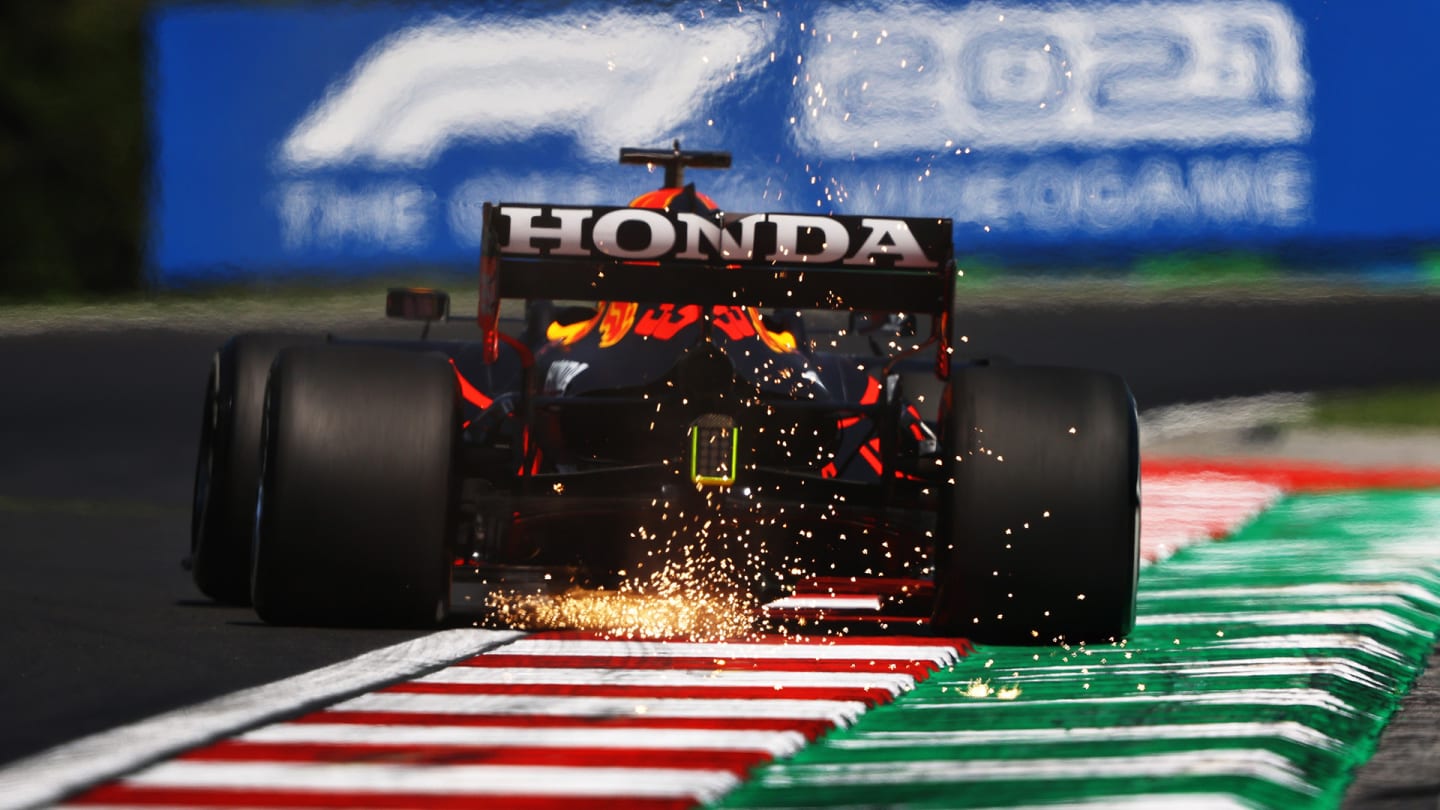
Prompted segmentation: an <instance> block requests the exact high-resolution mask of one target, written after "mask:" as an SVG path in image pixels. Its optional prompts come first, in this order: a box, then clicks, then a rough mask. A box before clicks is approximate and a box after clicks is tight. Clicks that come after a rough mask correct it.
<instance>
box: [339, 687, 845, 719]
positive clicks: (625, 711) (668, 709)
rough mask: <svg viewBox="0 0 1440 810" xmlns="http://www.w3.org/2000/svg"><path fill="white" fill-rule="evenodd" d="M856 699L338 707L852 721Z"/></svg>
mask: <svg viewBox="0 0 1440 810" xmlns="http://www.w3.org/2000/svg"><path fill="white" fill-rule="evenodd" d="M865 708H866V706H865V704H864V703H861V702H860V701H852V700H789V699H784V698H774V699H771V698H761V699H753V700H711V699H698V698H647V697H644V696H636V697H633V698H620V697H565V696H548V695H430V694H416V693H406V692H377V693H375V694H370V695H361V696H360V697H357V698H352V699H351V700H347V701H344V702H343V703H337V704H335V705H334V706H332V707H331V710H332V711H354V712H396V713H402V714H498V715H526V714H535V715H541V716H544V717H646V716H648V717H685V718H699V717H714V718H733V717H741V718H747V717H748V718H766V719H772V718H780V719H791V720H828V721H830V722H832V723H837V724H840V725H848V724H849V723H850V722H851V721H853V720H854V719H855V718H856V717H858V716H860V715H861V714H862V713H863V712H864V711H865Z"/></svg>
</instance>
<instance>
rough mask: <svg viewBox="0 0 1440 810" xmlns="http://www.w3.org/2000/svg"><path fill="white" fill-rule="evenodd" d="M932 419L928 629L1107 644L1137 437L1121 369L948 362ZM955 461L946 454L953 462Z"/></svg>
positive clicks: (1134, 518) (1133, 504) (1134, 509)
mask: <svg viewBox="0 0 1440 810" xmlns="http://www.w3.org/2000/svg"><path fill="white" fill-rule="evenodd" d="M950 394H951V400H950V405H949V409H948V413H947V422H946V423H945V426H944V427H945V430H946V434H947V435H946V444H947V446H948V447H949V448H950V451H949V453H948V456H949V457H950V459H951V462H950V466H951V472H952V476H953V478H954V486H950V487H946V488H945V490H944V491H943V495H942V498H941V507H940V516H939V520H938V526H937V529H938V531H937V543H936V558H935V567H936V586H937V589H936V603H935V611H934V616H933V619H932V623H933V624H932V626H933V627H934V628H935V630H936V632H937V633H941V634H945V635H960V636H967V637H969V638H971V639H972V640H975V641H979V642H985V643H997V644H1048V643H1056V642H1063V643H1077V642H1091V643H1097V642H1107V641H1114V640H1118V639H1120V638H1122V637H1123V636H1125V635H1126V634H1127V633H1129V632H1130V630H1131V628H1132V627H1133V625H1134V622H1135V589H1136V581H1137V577H1138V574H1139V561H1140V560H1139V550H1140V543H1139V526H1140V500H1139V498H1140V491H1139V471H1140V456H1139V439H1138V431H1137V426H1136V420H1135V405H1134V400H1133V399H1132V398H1131V396H1130V392H1129V389H1127V388H1126V386H1125V383H1124V381H1123V380H1121V379H1120V377H1118V376H1116V375H1114V374H1108V373H1104V372H1098V371H1089V370H1085V369H1072V368H1055V367H1027V366H1008V367H1007V366H990V367H969V368H962V369H957V370H956V372H955V374H954V376H953V378H952V380H951V388H950ZM957 458H958V460H956V459H957Z"/></svg>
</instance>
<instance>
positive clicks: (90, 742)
mask: <svg viewBox="0 0 1440 810" xmlns="http://www.w3.org/2000/svg"><path fill="white" fill-rule="evenodd" d="M521 635H523V634H522V633H518V632H512V631H508V630H472V629H456V630H443V631H441V632H439V633H432V634H430V635H428V636H422V637H420V638H417V639H413V640H411V641H405V642H401V643H399V644H395V645H393V646H390V647H385V648H383V649H379V650H375V651H374V652H369V653H366V654H364V655H361V656H359V657H357V658H352V659H350V660H348V661H342V662H340V663H338V664H334V665H331V666H328V667H322V668H320V669H316V670H313V671H311V672H307V673H305V674H303V675H296V676H295V677H293V678H286V679H284V680H281V681H276V682H274V683H270V684H266V685H265V686H259V687H255V688H254V689H246V690H244V691H240V692H235V693H233V694H229V695H225V696H224V697H218V698H215V699H214V700H210V701H206V702H205V703H201V704H199V705H198V706H188V707H186V708H183V709H177V710H175V711H172V712H167V713H166V714H162V715H159V716H158V717H152V718H150V719H149V720H144V721H141V722H139V723H136V724H134V725H130V726H122V727H121V728H117V729H114V730H112V731H104V732H101V733H99V734H95V735H93V736H90V737H85V738H83V739H80V740H76V741H75V742H71V743H66V744H65V745H61V746H59V747H56V748H52V749H50V750H49V751H45V752H43V753H40V754H37V755H35V756H33V757H28V758H26V759H22V760H20V761H18V762H15V763H12V764H10V765H7V766H6V767H4V768H0V796H3V797H4V803H5V804H7V805H9V804H13V805H14V806H17V807H28V806H33V805H48V804H52V803H54V802H56V801H59V799H60V797H62V796H64V795H66V794H69V793H73V792H75V791H76V790H79V789H81V788H83V787H86V786H89V785H93V784H95V783H96V782H99V781H101V780H103V779H107V778H110V777H112V776H115V775H117V774H120V773H124V772H126V771H129V770H131V769H133V768H135V767H137V766H139V765H140V764H141V763H143V762H148V761H152V760H155V759H157V758H159V757H162V756H165V755H168V754H174V753H177V752H179V751H182V750H184V749H186V748H191V747H194V746H196V745H201V744H204V743H206V742H208V741H210V740H213V739H215V738H216V737H219V736H221V735H223V734H227V733H230V732H233V731H236V730H238V729H241V728H245V727H247V726H253V725H256V724H258V723H260V722H263V721H265V720H269V719H272V718H275V717H279V716H282V715H286V714H291V713H293V712H294V711H295V710H296V708H297V707H300V706H304V705H306V704H316V703H323V702H326V701H330V700H334V699H335V698H336V697H338V696H340V695H347V694H354V693H355V692H356V691H358V690H361V689H373V688H375V687H377V686H380V685H381V684H384V683H387V682H391V681H396V680H400V679H402V678H411V677H414V676H415V675H418V674H419V673H421V672H425V671H427V670H430V669H433V668H434V667H436V666H440V665H443V664H448V663H451V662H453V661H457V660H459V659H461V658H465V657H469V656H473V655H475V654H477V653H480V652H482V651H484V650H485V649H486V648H487V647H493V646H496V645H499V644H503V643H505V642H508V641H510V640H512V639H514V638H517V637H518V636H521Z"/></svg>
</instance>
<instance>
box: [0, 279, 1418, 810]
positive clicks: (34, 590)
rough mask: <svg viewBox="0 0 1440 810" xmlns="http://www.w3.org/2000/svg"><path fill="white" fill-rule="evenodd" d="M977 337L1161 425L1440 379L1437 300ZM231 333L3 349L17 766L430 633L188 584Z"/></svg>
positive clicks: (1, 730)
mask: <svg viewBox="0 0 1440 810" xmlns="http://www.w3.org/2000/svg"><path fill="white" fill-rule="evenodd" d="M377 308H378V307H377ZM452 328H454V327H452ZM368 331H370V332H372V333H384V334H403V333H404V332H403V331H402V330H397V329H395V328H393V327H383V326H381V327H373V328H369V329H368ZM960 331H961V332H962V333H964V334H966V335H967V336H968V337H969V342H968V344H967V346H968V347H970V348H972V349H973V350H975V351H976V352H977V353H984V354H988V353H999V354H1005V355H1008V356H1010V357H1013V358H1015V359H1017V360H1020V361H1024V362H1027V363H1056V364H1073V365H1091V366H1096V367H1101V368H1108V369H1113V370H1116V371H1119V372H1121V373H1123V374H1124V375H1125V376H1126V377H1127V379H1128V380H1129V381H1130V383H1131V386H1132V389H1133V390H1134V392H1135V395H1136V399H1137V402H1138V403H1139V405H1140V407H1141V409H1142V410H1144V409H1147V408H1153V407H1158V406H1163V405H1167V404H1174V403H1179V402H1193V401H1202V400H1207V399H1214V398H1218V397H1227V396H1237V395H1248V394H1260V393H1266V392H1271V391H1311V390H1323V389H1331V388H1348V387H1365V386H1375V385H1383V384H1393V383H1403V382H1431V383H1434V382H1440V352H1436V351H1434V347H1436V346H1440V298H1434V297H1427V298H1417V299H1405V298H1376V299H1349V300H1345V301H1314V300H1310V301H1307V302H1306V303H1305V304H1304V305H1292V304H1285V303H1275V302H1270V303H1254V304H1235V303H1228V302H1189V303H1183V304H1174V305H1170V304H1156V305H1150V306H1144V307H1137V306H1133V305H1129V304H1123V303H1122V304H1113V305H1108V304H1090V305H1085V306H1075V307H1061V306H1042V307H1038V308H1009V307H1005V308H994V309H987V310H983V311H980V312H977V313H974V314H973V315H971V316H970V317H968V318H966V319H965V320H963V321H962V322H961V324H960ZM346 333H349V334H354V333H357V332H353V331H352V332H346ZM224 336H225V331H224V330H222V329H217V330H216V331H199V330H194V329H189V330H184V331H167V330H146V331H133V330H127V329H125V328H123V327H117V329H116V330H115V331H109V332H93V331H91V332H84V333H78V332H77V333H67V332H64V331H55V332H51V333H47V334H42V335H32V336H25V337H6V338H0V610H3V612H4V619H3V621H0V650H3V653H0V656H3V663H0V717H3V718H4V722H3V723H0V763H4V762H9V761H12V760H15V759H18V758H20V757H23V756H26V755H28V754H32V753H36V752H39V751H41V750H44V749H46V748H48V747H51V746H53V745H56V744H59V743H63V742H66V741H69V740H73V739H76V738H79V737H82V736H85V735H87V734H90V733H94V732H97V731H101V730H104V729H107V728H111V727H114V726H117V725H121V724H124V723H128V722H132V721H137V720H140V719H143V718H146V717H149V716H152V715H155V714H157V713H160V712H163V711H166V710H170V709H174V708H179V707H182V706H187V705H191V704H194V703H196V702H199V701H202V700H206V699H208V698H213V697H216V696H219V695H222V694H226V693H229V692H233V691H235V690H238V689H242V688H245V687H249V686H256V685H259V684H263V683H267V682H270V681H273V680H276V679H279V678H282V677H285V676H289V675H294V674H297V673H300V672H303V671H306V670H309V669H312V668H315V667H318V666H322V665H326V664H330V663H334V662H336V661H340V660H344V659H347V658H350V657H353V656H355V655H358V654H361V653H363V652H366V651H369V650H373V649H376V648H379V647H382V646H385V645H388V644H392V643H395V642H398V641H401V640H404V639H407V638H412V637H414V636H417V635H419V633H416V632H406V631H365V630H350V631H336V630H312V629H304V628H272V627H266V626H263V625H261V624H259V623H258V622H257V621H256V620H255V618H254V616H253V614H251V613H250V612H249V611H248V610H243V609H235V608H225V607H217V606H214V605H212V604H210V603H208V602H207V601H205V600H204V599H203V598H202V597H200V596H199V594H198V593H197V592H196V591H195V590H194V589H193V587H192V586H191V584H190V582H189V579H188V578H187V577H186V576H185V575H184V574H182V572H181V571H180V568H179V560H180V558H181V557H182V556H183V554H184V553H185V551H186V548H187V545H188V531H189V499H190V480H191V473H192V469H193V465H194V454H195V439H196V432H197V430H196V429H197V427H198V423H199V407H200V401H201V391H202V387H203V384H204V378H205V373H206V369H207V363H208V360H209V356H210V353H211V352H212V351H213V349H214V348H215V346H216V345H218V343H219V342H221V341H222V340H223V338H224ZM1430 744H1431V745H1433V740H1432V741H1431V743H1430ZM1428 779H1429V781H1430V782H1431V783H1432V784H1433V783H1437V782H1440V767H1437V768H1436V771H1435V773H1433V774H1430V775H1429V777H1428ZM1436 793H1440V789H1437V788H1433V787H1432V789H1431V792H1430V793H1428V794H1427V795H1425V796H1415V797H1409V798H1415V799H1417V800H1420V801H1426V802H1429V803H1431V804H1433V802H1434V796H1435V795H1436ZM1417 806H1418V805H1417Z"/></svg>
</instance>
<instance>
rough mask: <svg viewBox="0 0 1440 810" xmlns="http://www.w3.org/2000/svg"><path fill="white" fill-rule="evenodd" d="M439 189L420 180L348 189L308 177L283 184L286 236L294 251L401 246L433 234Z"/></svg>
mask: <svg viewBox="0 0 1440 810" xmlns="http://www.w3.org/2000/svg"><path fill="white" fill-rule="evenodd" d="M434 200H435V195H434V193H432V192H430V191H428V190H426V189H425V188H423V187H421V186H419V185H416V184H414V183H404V182H395V183H382V184H377V185H372V186H367V187H364V188H359V189H345V188H341V187H340V186H338V185H335V184H333V183H324V182H310V181H302V182H295V183H286V184H284V185H283V186H281V188H280V199H279V215H280V229H281V236H282V238H283V239H284V241H285V246H286V247H287V248H289V249H291V250H298V249H303V248H310V247H321V248H330V249H333V248H339V247H365V248H384V249H390V250H398V249H405V248H412V247H415V246H417V245H419V244H421V243H422V242H424V241H425V239H426V238H427V237H428V236H429V234H428V232H427V231H428V228H427V225H428V223H429V209H430V207H431V204H432V203H433V202H434Z"/></svg>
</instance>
